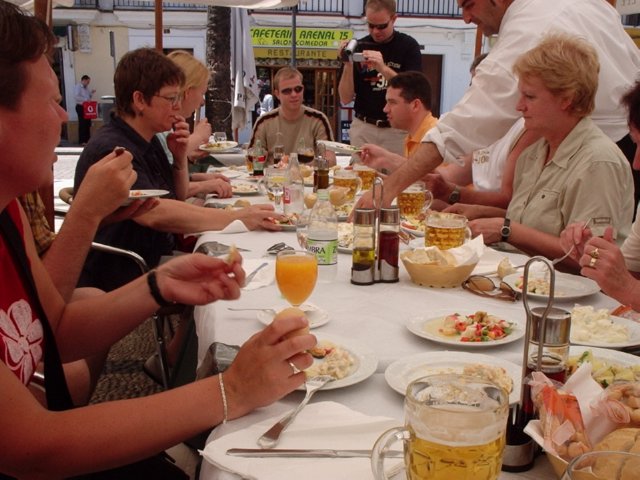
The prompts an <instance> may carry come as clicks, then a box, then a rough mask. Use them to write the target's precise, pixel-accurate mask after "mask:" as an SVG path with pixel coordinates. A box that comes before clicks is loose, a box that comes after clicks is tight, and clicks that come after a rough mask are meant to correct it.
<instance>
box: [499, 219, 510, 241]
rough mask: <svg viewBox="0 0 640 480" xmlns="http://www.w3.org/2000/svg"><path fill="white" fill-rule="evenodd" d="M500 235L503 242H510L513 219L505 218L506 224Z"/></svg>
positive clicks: (503, 225)
mask: <svg viewBox="0 0 640 480" xmlns="http://www.w3.org/2000/svg"><path fill="white" fill-rule="evenodd" d="M500 235H502V238H501V240H502V241H503V242H507V241H508V240H509V235H511V219H509V218H507V217H505V218H504V223H503V224H502V228H501V229H500Z"/></svg>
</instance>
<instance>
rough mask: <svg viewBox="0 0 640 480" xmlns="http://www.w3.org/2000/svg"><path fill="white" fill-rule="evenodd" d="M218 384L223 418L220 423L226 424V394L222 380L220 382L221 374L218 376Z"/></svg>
mask: <svg viewBox="0 0 640 480" xmlns="http://www.w3.org/2000/svg"><path fill="white" fill-rule="evenodd" d="M218 383H219V384H220V396H221V397H222V411H223V418H222V423H223V424H224V423H227V420H228V416H227V415H228V406H227V392H225V390H224V380H222V372H220V374H219V375H218Z"/></svg>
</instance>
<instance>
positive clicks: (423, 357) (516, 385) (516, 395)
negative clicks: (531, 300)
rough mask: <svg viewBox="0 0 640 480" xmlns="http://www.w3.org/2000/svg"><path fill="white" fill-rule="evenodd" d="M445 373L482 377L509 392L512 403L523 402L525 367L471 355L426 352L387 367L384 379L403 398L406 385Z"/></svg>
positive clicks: (502, 360) (500, 359)
mask: <svg viewBox="0 0 640 480" xmlns="http://www.w3.org/2000/svg"><path fill="white" fill-rule="evenodd" d="M445 373H457V374H466V375H472V376H479V377H481V378H484V379H486V380H490V381H492V382H494V383H496V384H498V385H500V386H502V388H504V389H505V390H506V391H507V392H509V403H510V404H514V403H517V402H519V401H520V383H521V382H520V379H521V378H522V367H521V366H519V365H516V364H515V363H512V362H509V361H508V360H504V359H502V358H496V357H492V356H490V355H482V354H479V353H469V352H450V351H446V350H445V351H443V352H424V353H418V354H417V355H411V356H409V357H404V358H400V359H398V360H396V361H395V362H393V363H392V364H391V365H389V366H388V367H387V369H386V370H385V372H384V378H385V380H386V381H387V384H388V385H389V386H390V387H391V388H392V389H393V390H395V391H396V392H398V393H400V394H402V395H404V394H405V393H406V391H407V386H408V385H409V384H410V383H411V382H413V381H414V380H416V379H418V378H420V377H424V376H425V375H437V374H445Z"/></svg>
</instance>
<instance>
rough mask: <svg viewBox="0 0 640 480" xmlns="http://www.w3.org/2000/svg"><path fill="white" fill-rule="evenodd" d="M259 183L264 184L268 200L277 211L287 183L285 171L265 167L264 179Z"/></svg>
mask: <svg viewBox="0 0 640 480" xmlns="http://www.w3.org/2000/svg"><path fill="white" fill-rule="evenodd" d="M261 182H264V186H265V188H266V189H267V195H268V196H269V200H273V201H274V203H275V205H276V210H277V209H278V207H279V206H280V205H281V204H282V196H283V194H284V187H285V185H286V184H287V183H288V182H289V176H288V175H287V171H286V170H284V169H282V168H276V167H267V168H266V169H265V171H264V177H263V179H262V180H261Z"/></svg>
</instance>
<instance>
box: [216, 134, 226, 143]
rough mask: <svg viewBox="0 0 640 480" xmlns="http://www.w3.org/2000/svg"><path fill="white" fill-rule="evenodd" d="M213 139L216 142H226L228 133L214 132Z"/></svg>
mask: <svg viewBox="0 0 640 480" xmlns="http://www.w3.org/2000/svg"><path fill="white" fill-rule="evenodd" d="M213 141H214V142H216V143H219V142H226V141H227V134H226V133H225V132H213Z"/></svg>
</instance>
